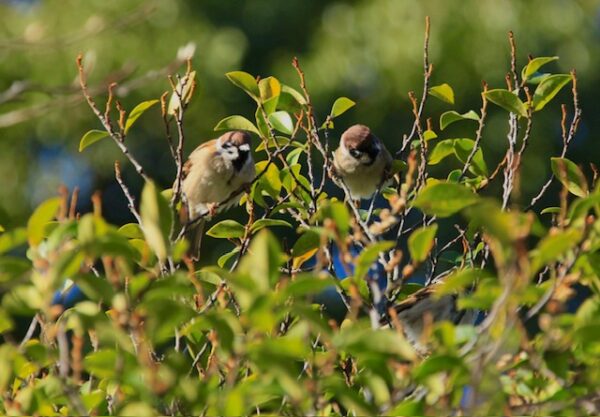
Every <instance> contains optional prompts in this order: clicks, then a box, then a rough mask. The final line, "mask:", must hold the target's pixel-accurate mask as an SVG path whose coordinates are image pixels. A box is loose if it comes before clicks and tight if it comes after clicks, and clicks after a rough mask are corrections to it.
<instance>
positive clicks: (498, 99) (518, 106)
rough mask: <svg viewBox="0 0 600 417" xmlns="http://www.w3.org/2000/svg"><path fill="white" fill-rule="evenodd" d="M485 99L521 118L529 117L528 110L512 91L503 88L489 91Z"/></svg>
mask: <svg viewBox="0 0 600 417" xmlns="http://www.w3.org/2000/svg"><path fill="white" fill-rule="evenodd" d="M485 97H486V98H487V99H488V100H489V101H491V102H492V103H494V104H496V105H498V106H500V107H502V108H503V109H504V110H507V111H509V112H511V113H515V114H517V115H519V116H521V117H527V108H526V107H525V104H524V103H523V102H522V101H521V99H520V98H519V97H517V95H516V94H515V93H513V92H511V91H508V90H504V89H501V88H498V89H495V90H488V91H486V92H485Z"/></svg>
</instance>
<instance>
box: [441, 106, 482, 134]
mask: <svg viewBox="0 0 600 417" xmlns="http://www.w3.org/2000/svg"><path fill="white" fill-rule="evenodd" d="M459 120H474V121H476V122H477V121H479V115H478V114H477V113H475V112H474V111H473V110H469V111H468V112H466V113H463V114H460V113H458V112H456V111H454V110H450V111H447V112H445V113H443V114H442V115H441V116H440V129H441V130H444V129H445V128H447V127H448V126H449V125H451V124H452V123H454V122H457V121H459Z"/></svg>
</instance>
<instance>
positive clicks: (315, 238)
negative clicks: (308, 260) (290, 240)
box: [292, 230, 321, 258]
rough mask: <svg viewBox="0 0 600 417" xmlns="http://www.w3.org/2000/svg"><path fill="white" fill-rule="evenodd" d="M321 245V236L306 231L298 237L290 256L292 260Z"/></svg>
mask: <svg viewBox="0 0 600 417" xmlns="http://www.w3.org/2000/svg"><path fill="white" fill-rule="evenodd" d="M320 245H321V236H319V234H318V233H316V232H314V231H312V230H307V231H305V232H304V233H302V234H301V235H300V237H299V238H298V240H296V243H294V246H293V247H292V256H293V257H294V258H296V257H298V256H302V255H304V254H306V253H308V252H310V251H312V250H314V249H317V248H318V247H319V246H320Z"/></svg>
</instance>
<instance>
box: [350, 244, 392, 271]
mask: <svg viewBox="0 0 600 417" xmlns="http://www.w3.org/2000/svg"><path fill="white" fill-rule="evenodd" d="M392 247H394V242H390V241H382V242H377V243H373V244H372V245H369V246H367V247H366V248H365V249H364V250H363V251H361V252H360V255H358V257H357V259H356V267H355V269H354V277H355V278H356V279H363V278H364V277H365V275H367V272H369V269H371V267H372V266H373V264H374V263H375V262H377V260H378V259H379V254H380V253H381V252H384V251H386V250H388V249H391V248H392Z"/></svg>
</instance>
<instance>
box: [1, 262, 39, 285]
mask: <svg viewBox="0 0 600 417" xmlns="http://www.w3.org/2000/svg"><path fill="white" fill-rule="evenodd" d="M30 268H31V263H30V262H29V260H27V259H23V258H18V257H16V256H3V257H2V258H0V283H2V282H8V281H10V280H13V279H17V278H20V277H21V276H22V275H23V274H24V273H25V272H27V271H29V269H30Z"/></svg>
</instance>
